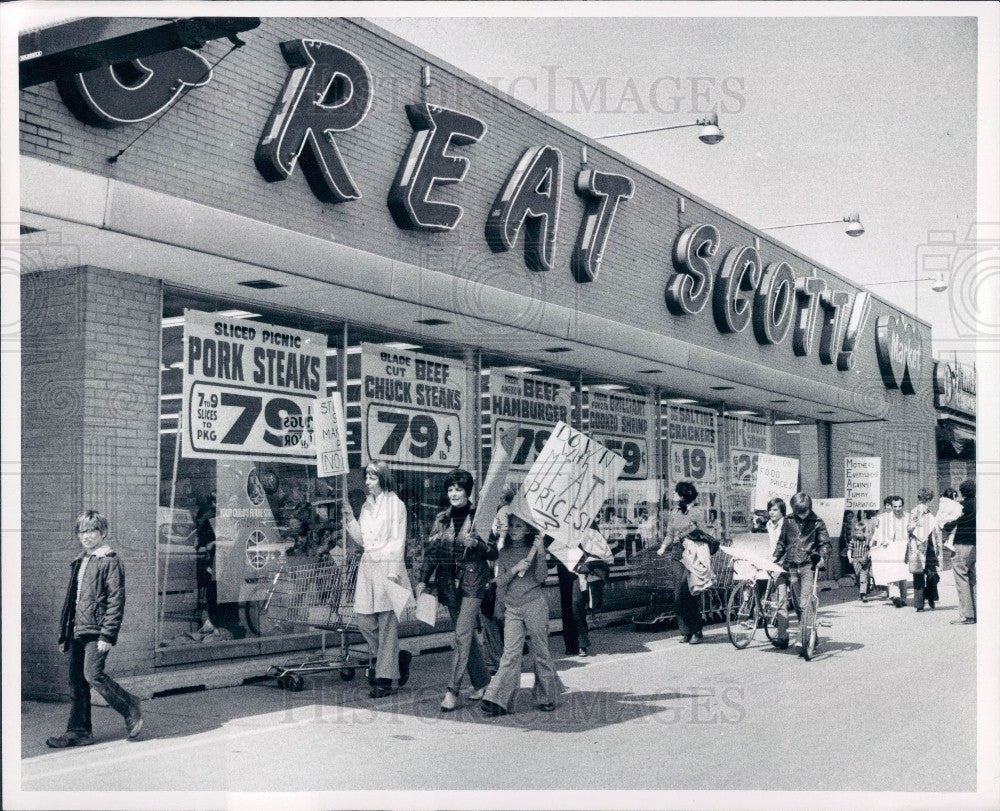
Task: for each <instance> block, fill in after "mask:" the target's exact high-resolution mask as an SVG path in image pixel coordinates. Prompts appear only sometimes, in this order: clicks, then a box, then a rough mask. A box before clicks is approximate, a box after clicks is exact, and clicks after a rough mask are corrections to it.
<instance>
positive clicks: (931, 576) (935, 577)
mask: <svg viewBox="0 0 1000 811" xmlns="http://www.w3.org/2000/svg"><path fill="white" fill-rule="evenodd" d="M940 582H941V575H939V574H938V573H937V572H936V571H934V570H931V571H929V572H927V579H926V583H927V585H928V586H936V585H937V584H938V583H940Z"/></svg>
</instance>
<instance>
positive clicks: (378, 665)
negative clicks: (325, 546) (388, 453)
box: [344, 462, 412, 698]
mask: <svg viewBox="0 0 1000 811" xmlns="http://www.w3.org/2000/svg"><path fill="white" fill-rule="evenodd" d="M365 487H366V488H367V490H368V498H367V499H365V503H364V504H362V505H361V517H360V518H357V519H356V518H355V517H354V511H353V509H352V508H351V505H350V502H349V501H347V498H346V496H345V498H344V516H345V517H346V523H345V526H346V528H347V534H348V535H350V537H351V540H353V541H354V542H355V543H356V544H358V545H360V546H361V547H362V549H364V554H362V556H361V562H360V563H359V564H358V579H357V583H356V585H355V589H354V611H355V614H357V622H358V630H359V631H361V635H362V636H363V637H364V638H365V641H366V642H367V643H368V648H369V650H370V651H371V655H372V658H373V659H375V683H374V685H373V687H372V690H371V692H370V693H369V695H370V696H371V697H372V698H382V697H383V696H387V695H389V694H390V693H392V680H393V679H398V680H399V685H400V686H402V685H404V684H406V681H407V679H408V678H409V675H410V658H411V657H410V652H409V651H403V652H402V653H401V652H400V650H399V617H398V615H397V613H396V601H395V600H394V594H395V593H396V592H400V591H402V590H407V591H408V590H409V588H410V580H409V577H408V575H407V574H406V563H405V560H404V557H403V555H404V550H405V548H406V507H405V505H404V504H403V502H402V501H401V500H400V498H399V496H397V495H396V493H395V489H396V486H395V483H394V482H393V478H392V474H391V473H390V472H389V466H388V465H387V464H386V463H385V462H371V463H370V464H369V465H368V466H367V467H366V468H365ZM411 599H412V594H411Z"/></svg>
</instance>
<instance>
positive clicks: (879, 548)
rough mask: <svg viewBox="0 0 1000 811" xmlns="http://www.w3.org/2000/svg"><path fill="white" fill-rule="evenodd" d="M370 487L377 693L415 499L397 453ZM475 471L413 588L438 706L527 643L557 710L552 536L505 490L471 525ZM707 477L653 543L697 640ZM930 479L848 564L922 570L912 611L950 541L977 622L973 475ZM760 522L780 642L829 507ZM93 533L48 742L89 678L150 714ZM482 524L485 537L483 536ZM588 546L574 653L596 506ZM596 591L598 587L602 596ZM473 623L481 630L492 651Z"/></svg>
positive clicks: (517, 657)
mask: <svg viewBox="0 0 1000 811" xmlns="http://www.w3.org/2000/svg"><path fill="white" fill-rule="evenodd" d="M364 480H365V487H366V490H367V497H366V498H365V501H364V503H363V504H362V505H361V509H360V514H359V515H357V516H355V512H354V509H353V508H352V507H351V505H350V503H349V502H348V501H347V499H346V497H345V499H344V505H343V510H344V512H343V514H344V516H345V519H346V520H345V529H346V532H347V535H348V537H349V538H351V539H352V540H353V541H354V543H355V544H356V545H357V546H358V547H360V549H361V550H362V554H361V559H360V562H359V563H358V570H357V580H356V584H355V592H354V610H355V615H356V618H357V625H358V629H359V631H360V633H361V634H362V636H363V637H364V639H365V641H366V642H367V644H368V647H369V652H370V659H369V668H368V673H369V682H370V687H371V691H370V696H371V697H372V698H381V697H383V696H387V695H390V694H391V693H392V691H393V683H394V682H395V683H396V684H398V685H400V686H402V685H404V684H406V682H407V680H408V679H409V675H410V664H411V655H410V653H409V652H408V651H405V650H400V646H399V619H400V614H401V606H403V605H407V604H409V603H410V602H411V601H412V599H413V593H412V589H411V585H410V579H409V575H408V573H407V570H406V565H405V546H406V537H407V526H406V525H407V510H406V507H405V505H404V504H403V501H402V500H401V499H400V498H399V496H398V495H397V494H396V492H395V490H396V487H395V483H394V480H393V476H392V473H391V471H390V470H389V467H388V466H387V465H386V464H385V463H384V462H372V463H370V464H369V465H368V466H367V467H366V468H365V479H364ZM474 486H475V483H474V481H473V477H472V475H471V474H470V473H469V472H468V471H466V470H462V469H460V468H456V469H455V470H453V471H451V472H450V473H449V474H448V476H447V477H446V479H445V489H446V495H447V500H448V506H447V507H446V508H445V509H444V510H442V511H440V512H439V513H438V514H437V516H436V517H435V520H434V524H433V527H432V529H431V531H430V533H429V535H428V537H427V539H426V543H425V549H424V562H423V566H422V567H421V570H420V574H419V579H418V583H417V589H416V590H417V594H418V595H420V594H422V593H424V592H427V593H429V594H433V595H434V596H435V598H436V599H437V601H438V602H439V603H440V604H442V605H444V606H445V607H446V608H447V610H448V612H449V613H450V615H451V618H452V621H453V623H454V631H453V635H454V652H453V654H452V661H451V667H450V671H449V677H448V683H447V685H446V686H445V688H444V696H443V698H442V701H441V711H442V712H450V711H452V710H454V709H455V708H456V707H457V706H459V704H460V702H461V700H462V699H461V691H462V685H463V682H464V680H465V676H466V675H468V676H469V682H470V685H471V691H470V692H469V693H468V694H467V699H468V700H469V701H472V702H479V705H480V707H481V709H482V711H483V712H484V713H485V714H487V715H491V716H498V715H505V714H506V713H508V712H510V710H511V709H512V706H513V702H514V696H515V694H516V692H517V688H518V686H519V684H520V674H521V666H522V657H523V656H524V654H525V653H529V652H530V654H531V656H532V661H533V667H534V673H535V683H534V689H533V698H534V702H535V704H536V706H537V707H538V708H539V709H540V710H542V711H551V710H552V709H554V708H555V706H556V701H557V699H558V696H559V695H560V693H561V692H562V691H563V685H562V682H561V681H560V679H559V675H558V673H557V671H556V668H555V665H554V663H553V657H552V653H551V651H550V648H549V633H548V621H549V607H548V601H547V600H546V598H545V595H544V593H543V589H542V586H543V584H544V583H545V581H546V579H547V577H548V572H549V558H550V557H551V556H550V555H549V553H548V552H547V548H546V543H545V536H543V535H541V534H540V533H539V532H538V530H537V529H536V528H535V527H534V526H532V525H531V524H530V523H529V522H528V521H527V520H526V519H525V516H523V515H519V514H518V513H517V511H516V510H515V508H514V506H513V504H512V501H513V495H514V492H513V491H510V492H508V494H507V497H506V498H505V499H504V500H503V501H502V503H501V505H500V507H499V508H498V510H497V512H496V514H495V516H493V517H492V518H491V521H490V526H491V529H490V531H489V532H483V533H480V532H477V531H476V529H475V527H476V526H477V522H476V520H475V518H476V510H475V506H474V505H473V503H472V501H471V496H472V493H473V490H474ZM697 498H698V491H697V489H696V488H695V486H694V485H693V484H692V483H691V482H679V483H678V484H677V485H676V487H675V489H674V493H673V498H672V501H671V504H670V507H669V509H668V510H667V511H666V512H665V515H664V516H663V533H662V542H661V544H660V546H659V548H658V549H657V552H658V554H660V555H665V554H668V553H669V555H670V557H671V559H673V560H675V561H676V562H678V563H679V564H680V566H681V567H682V571H683V575H682V576H681V578H680V580H679V582H678V583H677V586H676V589H675V610H676V615H677V620H678V624H679V627H680V631H681V636H680V640H681V642H682V643H686V644H698V643H699V642H700V641H701V640H702V617H701V608H700V601H699V595H700V594H701V593H702V592H704V591H705V590H706V589H708V588H711V587H712V585H713V569H712V555H713V554H714V553H715V551H716V550H717V548H718V545H719V543H718V541H717V539H716V538H715V537H714V535H713V534H712V532H713V531H714V529H715V527H714V525H712V524H711V523H710V522H708V521H707V520H705V519H704V517H699V516H700V515H701V514H700V513H698V512H697V511H696V510H694V509H693V505H694V504H695V503H696V501H697ZM933 499H934V494H933V493H932V492H931V491H930V490H928V489H926V488H924V489H921V490H920V492H919V493H918V494H917V505H916V507H914V508H913V509H912V510H911V511H910V512H909V513H907V512H905V502H904V499H903V498H902V497H901V496H896V495H893V496H888V497H887V498H886V499H885V502H884V509H883V511H882V512H881V513H879V514H877V515H876V514H874V513H858V514H856V515H855V516H853V519H852V520H851V522H850V523H849V531H848V534H849V545H848V559H849V561H850V563H851V565H852V566H853V568H854V571H855V573H856V576H857V582H858V586H859V596H860V599H861V600H863V601H866V600H867V599H869V597H870V596H871V595H872V593H873V589H874V586H873V582H874V583H877V584H878V585H880V586H883V587H885V588H886V589H887V593H888V596H889V598H890V599H891V601H892V603H893V605H895V606H897V607H900V608H901V607H903V606H904V605H906V598H907V595H906V587H907V582H908V581H909V580H910V579H911V578H912V580H913V584H914V595H913V601H914V606H915V608H916V610H917V611H923V610H924V606H925V604H926V605H927V606H929V607H930V608H931V609H932V610H933V609H934V608H935V607H936V604H937V601H938V599H939V597H938V591H937V583H938V581H939V580H940V576H939V574H938V568H939V566H940V565H941V562H942V560H943V556H945V555H947V556H948V558H949V559H950V560H951V563H952V568H953V570H954V577H955V585H956V588H957V591H958V598H959V610H960V618H959V619H958V620H954V621H953V622H954V624H961V625H973V624H975V623H976V600H975V592H976V503H975V501H976V484H975V482H974V481H973V480H971V479H970V480H967V481H964V482H962V484H961V485H960V486H959V491H958V493H956V492H955V491H954V490H946V491H945V492H944V493H943V494H942V496H941V498H940V500H939V502H938V510H937V513H936V514H935V513H933V512H932V511H931V504H932V502H933ZM767 507H768V511H767V520H766V524H765V528H766V530H767V533H768V538H769V541H770V551H771V556H772V559H773V561H774V563H775V564H777V565H778V566H780V568H781V570H782V571H781V574H780V575H779V578H778V589H779V591H778V602H779V605H780V606H781V608H780V609H779V612H778V616H777V634H776V637H775V640H774V643H773V644H775V645H776V646H777V647H779V648H787V647H788V645H789V635H788V612H787V606H788V592H789V590H792V591H793V592H794V594H795V597H796V598H797V600H796V602H797V604H798V605H805V604H806V603H807V601H809V599H810V598H811V596H812V589H813V588H814V582H815V578H814V572H815V570H816V569H817V567H822V566H823V565H824V564H825V562H826V561H827V560H828V558H829V556H830V553H831V542H830V537H829V533H828V531H827V527H826V525H825V523H824V522H823V520H822V519H821V518H820V517H819V516H817V515H816V513H815V512H814V511H813V509H812V499H811V498H810V496H809V495H807V494H806V493H796V494H795V495H794V496H793V497H792V498H791V501H790V507H791V511H790V514H789V510H788V505H786V504H785V502H784V500H782V499H780V498H774V499H771V501H770V502H769V503H768V505H767ZM74 528H75V534H76V537H77V539H78V540H79V542H80V544H81V545H82V547H83V551H82V553H81V554H80V555H79V556H78V557H77V558H76V559H75V560H74V561H73V563H72V567H71V574H70V580H69V585H68V587H67V592H66V598H65V602H64V606H63V612H62V620H61V634H60V638H59V647H60V649H62V650H64V651H66V652H69V653H70V684H71V686H72V690H73V706H72V710H71V713H70V719H69V722H68V724H67V730H66V732H65V733H63V734H62V735H60V736H57V737H52V738H49V739H48V741H47V743H48V745H49V746H50V747H53V748H65V747H71V746H83V745H87V744H90V743H93V737H92V732H91V719H90V689H91V687H93V688H94V689H96V690H97V691H98V692H99V693H100V694H101V695H102V696H103V697H104V699H105V700H106V701H107V702H108V704H109V705H110V706H111V707H112V708H114V709H115V710H117V711H118V712H119V713H120V714H121V715H122V717H123V718H124V720H125V729H126V734H127V736H128V737H129V738H134V737H136V736H137V735H138V734H139V732H140V730H141V729H142V711H141V702H140V701H139V699H138V698H137V697H136V696H134V695H131V694H130V693H128V692H127V691H125V690H124V689H123V688H122V687H121V686H120V685H118V684H117V682H115V681H114V680H113V679H112V678H111V677H110V676H109V675H108V674H107V673H105V672H104V666H105V662H106V659H107V656H108V654H109V652H110V651H111V649H112V648H113V646H114V645H115V642H116V641H117V637H118V632H119V629H120V626H121V621H122V617H123V614H124V605H125V584H124V568H123V566H122V563H121V560H120V559H119V558H118V557H117V555H116V554H115V552H114V550H113V549H112V547H111V544H110V542H109V539H108V522H107V519H106V518H105V517H104V516H103V515H101V514H100V513H99V512H96V511H94V510H88V511H86V512H84V513H83V514H81V515H80V516H79V518H78V519H77V521H76V524H75V527H74ZM483 534H485V535H486V536H487V537H485V538H484V537H482V535H483ZM579 551H580V560H579V562H578V563H577V564H576V565H575V566H574V568H573V569H572V570H570V569H569V568H568V567H567V566H566V565H565V564H564V563H563V562H562V561H559V560H554V562H555V563H556V565H557V569H558V571H559V583H560V595H561V598H562V603H563V611H562V622H563V631H564V633H563V639H564V643H565V645H566V650H567V653H570V654H578V655H581V656H586V655H587V654H588V649H589V648H590V638H589V629H588V625H587V613H588V608H593V607H595V606H598V605H599V600H600V590H601V589H602V588H603V584H604V582H605V581H606V580H607V578H608V575H609V572H610V564H611V563H612V561H613V554H612V552H611V549H610V547H609V545H608V543H607V541H606V539H605V538H604V537H603V536H602V535H601V533H600V531H599V524H598V521H597V520H595V521H594V523H593V524H592V525H591V526H590V527H589V529H588V530H587V531H586V532H585V533H584V534H583V537H582V539H581V541H580V546H579ZM595 598H596V600H595ZM477 628H479V629H481V630H482V636H483V640H484V643H485V650H484V649H483V647H482V646H481V645H480V642H479V638H478V635H477V633H476V631H477Z"/></svg>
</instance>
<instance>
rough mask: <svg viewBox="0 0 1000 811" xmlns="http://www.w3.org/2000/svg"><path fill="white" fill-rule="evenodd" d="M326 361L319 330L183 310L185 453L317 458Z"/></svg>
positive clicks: (220, 456) (207, 456)
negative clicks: (315, 432)
mask: <svg viewBox="0 0 1000 811" xmlns="http://www.w3.org/2000/svg"><path fill="white" fill-rule="evenodd" d="M325 363H326V336H324V335H321V334H319V333H315V332H305V331H303V330H297V329H292V328H290V327H279V326H274V325H271V324H264V323H261V322H259V321H249V320H244V319H236V318H226V317H223V316H219V315H214V314H213V313H204V312H200V311H198V310H185V312H184V377H183V387H182V391H183V405H182V419H183V426H184V430H183V431H182V434H183V437H184V439H183V441H184V451H183V452H184V456H185V458H189V459H224V458H233V457H253V458H254V459H257V460H273V461H280V460H295V459H299V460H302V461H312V460H313V459H314V458H315V455H316V450H315V448H314V447H313V441H312V419H313V408H314V405H315V403H316V398H317V397H319V396H321V395H322V394H325V389H326V367H325Z"/></svg>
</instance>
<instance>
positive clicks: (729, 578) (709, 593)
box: [701, 539, 733, 622]
mask: <svg viewBox="0 0 1000 811" xmlns="http://www.w3.org/2000/svg"><path fill="white" fill-rule="evenodd" d="M731 543H732V541H730V540H728V539H727V540H723V541H721V545H722V546H729V545H731ZM732 589H733V558H732V557H731V556H729V555H727V554H725V553H724V552H721V551H719V552H716V553H715V554H714V555H712V587H711V588H709V589H706V590H705V591H703V592H702V593H701V615H702V617H703V618H704V620H705V621H706V622H714V621H716V620H719V621H721V620H724V619H725V618H726V603H727V601H728V600H729V593H730V592H731V591H732Z"/></svg>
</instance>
